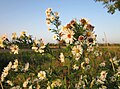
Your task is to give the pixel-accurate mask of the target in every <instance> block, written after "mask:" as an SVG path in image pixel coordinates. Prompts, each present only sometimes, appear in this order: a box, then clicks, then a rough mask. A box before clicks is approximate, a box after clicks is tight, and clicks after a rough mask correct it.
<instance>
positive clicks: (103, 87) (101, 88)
mask: <svg viewBox="0 0 120 89" xmlns="http://www.w3.org/2000/svg"><path fill="white" fill-rule="evenodd" d="M99 89H107V87H106V86H104V85H102V86H101V87H99Z"/></svg>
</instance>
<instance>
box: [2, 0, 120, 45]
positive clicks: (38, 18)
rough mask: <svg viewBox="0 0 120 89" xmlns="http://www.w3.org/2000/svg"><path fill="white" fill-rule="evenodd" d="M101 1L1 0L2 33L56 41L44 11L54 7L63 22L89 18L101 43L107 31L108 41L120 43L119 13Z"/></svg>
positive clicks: (63, 23)
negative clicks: (27, 35)
mask: <svg viewBox="0 0 120 89" xmlns="http://www.w3.org/2000/svg"><path fill="white" fill-rule="evenodd" d="M103 7H104V6H103V5H102V3H95V2H94V0H0V35H2V34H4V33H6V34H7V35H8V36H9V37H10V35H11V34H12V32H17V34H19V33H20V32H21V31H26V32H27V33H28V34H31V35H33V37H37V38H43V40H44V41H45V42H54V41H53V40H52V33H51V32H49V31H48V30H47V26H46V23H45V10H46V9H47V8H52V9H53V11H58V12H59V13H60V19H61V21H62V25H65V24H67V23H68V22H69V21H71V20H72V19H74V18H77V19H81V18H88V19H89V20H90V23H91V24H93V25H94V26H95V32H96V34H97V35H98V36H97V40H98V42H103V41H102V38H104V32H105V33H106V36H107V39H108V42H109V43H120V12H116V13H115V14H113V15H111V14H109V13H107V9H105V8H103Z"/></svg>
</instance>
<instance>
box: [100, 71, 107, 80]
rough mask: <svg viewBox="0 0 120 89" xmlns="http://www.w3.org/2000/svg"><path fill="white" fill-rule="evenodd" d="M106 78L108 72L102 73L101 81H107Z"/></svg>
mask: <svg viewBox="0 0 120 89" xmlns="http://www.w3.org/2000/svg"><path fill="white" fill-rule="evenodd" d="M106 76H107V72H106V71H102V72H101V73H100V80H102V81H105V80H106Z"/></svg>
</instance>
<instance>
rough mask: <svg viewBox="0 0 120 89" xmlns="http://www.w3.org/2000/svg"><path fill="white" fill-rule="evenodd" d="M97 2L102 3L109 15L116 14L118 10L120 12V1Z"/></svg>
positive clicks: (104, 0) (100, 0) (105, 0)
mask: <svg viewBox="0 0 120 89" xmlns="http://www.w3.org/2000/svg"><path fill="white" fill-rule="evenodd" d="M95 1H96V2H102V3H103V5H104V6H105V8H107V9H108V13H111V14H114V13H115V11H116V10H118V11H120V0H95Z"/></svg>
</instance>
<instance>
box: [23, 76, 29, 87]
mask: <svg viewBox="0 0 120 89" xmlns="http://www.w3.org/2000/svg"><path fill="white" fill-rule="evenodd" d="M28 82H29V78H28V79H27V80H26V81H24V83H23V87H24V88H26V87H27V85H28Z"/></svg>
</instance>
